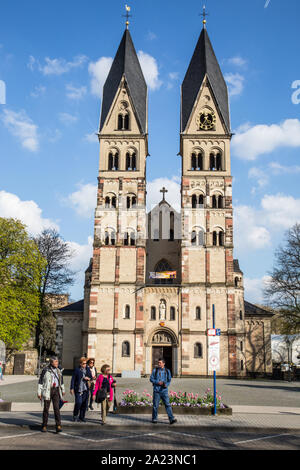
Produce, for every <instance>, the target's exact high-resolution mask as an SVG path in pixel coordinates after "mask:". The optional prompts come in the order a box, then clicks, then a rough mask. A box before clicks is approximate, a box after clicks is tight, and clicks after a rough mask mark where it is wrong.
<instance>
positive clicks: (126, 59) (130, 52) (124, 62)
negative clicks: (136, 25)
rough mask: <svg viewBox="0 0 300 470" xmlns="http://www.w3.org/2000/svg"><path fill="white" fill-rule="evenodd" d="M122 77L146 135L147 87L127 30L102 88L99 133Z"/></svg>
mask: <svg viewBox="0 0 300 470" xmlns="http://www.w3.org/2000/svg"><path fill="white" fill-rule="evenodd" d="M123 75H125V79H126V83H127V86H128V89H129V92H130V96H131V99H132V101H133V105H134V108H135V112H136V115H137V119H138V123H139V125H140V128H141V131H142V132H143V133H144V134H146V133H147V125H146V120H147V85H146V82H145V78H144V75H143V72H142V69H141V66H140V63H139V59H138V57H137V54H136V51H135V48H134V45H133V42H132V38H131V35H130V32H129V30H128V29H126V30H125V32H124V34H123V37H122V40H121V42H120V45H119V48H118V50H117V53H116V55H115V58H114V61H113V63H112V66H111V69H110V72H109V74H108V77H107V79H106V82H105V84H104V87H103V98H102V110H101V119H100V131H101V129H102V128H103V125H104V122H105V119H106V117H107V115H108V113H109V110H110V108H111V105H112V102H113V100H114V97H115V95H116V93H117V90H118V87H119V85H120V81H121V79H122V77H123Z"/></svg>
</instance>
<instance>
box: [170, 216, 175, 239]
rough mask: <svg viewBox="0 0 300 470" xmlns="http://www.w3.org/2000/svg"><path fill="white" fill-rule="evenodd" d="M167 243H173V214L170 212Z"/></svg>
mask: <svg viewBox="0 0 300 470" xmlns="http://www.w3.org/2000/svg"><path fill="white" fill-rule="evenodd" d="M169 241H170V242H172V241H174V212H170V237H169Z"/></svg>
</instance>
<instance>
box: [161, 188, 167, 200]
mask: <svg viewBox="0 0 300 470" xmlns="http://www.w3.org/2000/svg"><path fill="white" fill-rule="evenodd" d="M160 192H161V193H163V201H165V200H166V199H165V194H166V193H167V192H168V190H167V189H166V188H165V187H163V188H162V189H161V190H160Z"/></svg>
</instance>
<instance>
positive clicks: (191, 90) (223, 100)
mask: <svg viewBox="0 0 300 470" xmlns="http://www.w3.org/2000/svg"><path fill="white" fill-rule="evenodd" d="M205 74H207V75H208V79H209V83H210V85H211V88H212V91H213V94H214V97H215V99H216V102H217V105H218V107H219V111H220V113H221V116H222V118H223V120H224V124H225V127H226V130H227V132H228V133H230V117H229V103H228V92H227V85H226V82H225V80H224V77H223V75H222V72H221V69H220V66H219V63H218V61H217V58H216V56H215V53H214V50H213V47H212V45H211V42H210V39H209V37H208V34H207V31H206V28H205V27H204V28H203V29H202V31H201V34H200V37H199V40H198V42H197V45H196V48H195V51H194V54H193V57H192V60H191V62H190V65H189V68H188V70H187V72H186V75H185V77H184V80H183V83H182V86H181V132H184V130H185V128H186V126H187V123H188V120H189V117H190V115H191V112H192V109H193V106H194V104H195V101H196V98H197V95H198V93H199V90H200V87H201V85H202V82H203V79H204V76H205Z"/></svg>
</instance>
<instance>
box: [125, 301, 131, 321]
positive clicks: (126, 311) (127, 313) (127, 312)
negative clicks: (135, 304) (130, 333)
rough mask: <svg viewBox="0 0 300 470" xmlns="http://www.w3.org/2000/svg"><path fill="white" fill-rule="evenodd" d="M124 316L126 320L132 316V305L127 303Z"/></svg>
mask: <svg viewBox="0 0 300 470" xmlns="http://www.w3.org/2000/svg"><path fill="white" fill-rule="evenodd" d="M124 318H125V319H126V320H129V318H130V305H125V311H124Z"/></svg>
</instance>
